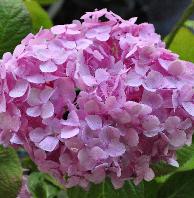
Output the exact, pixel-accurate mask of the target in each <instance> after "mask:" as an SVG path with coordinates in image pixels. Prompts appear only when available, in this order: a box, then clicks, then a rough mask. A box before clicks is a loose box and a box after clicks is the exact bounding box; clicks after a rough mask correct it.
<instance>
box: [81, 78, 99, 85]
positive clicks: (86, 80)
mask: <svg viewBox="0 0 194 198" xmlns="http://www.w3.org/2000/svg"><path fill="white" fill-rule="evenodd" d="M82 80H83V82H84V83H85V84H86V85H87V86H90V87H92V86H94V85H96V80H95V78H94V77H93V76H89V75H88V76H82Z"/></svg>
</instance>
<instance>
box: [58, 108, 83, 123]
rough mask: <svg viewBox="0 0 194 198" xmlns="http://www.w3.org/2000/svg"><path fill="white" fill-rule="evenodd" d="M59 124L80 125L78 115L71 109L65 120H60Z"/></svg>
mask: <svg viewBox="0 0 194 198" xmlns="http://www.w3.org/2000/svg"><path fill="white" fill-rule="evenodd" d="M61 124H63V125H66V126H75V127H77V126H80V122H79V118H78V115H77V113H76V112H75V111H71V112H70V113H69V115H68V118H67V120H62V121H61Z"/></svg>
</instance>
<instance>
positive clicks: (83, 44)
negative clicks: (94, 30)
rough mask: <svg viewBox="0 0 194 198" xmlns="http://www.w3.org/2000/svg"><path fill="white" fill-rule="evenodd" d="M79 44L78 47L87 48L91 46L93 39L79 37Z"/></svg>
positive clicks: (77, 42)
mask: <svg viewBox="0 0 194 198" xmlns="http://www.w3.org/2000/svg"><path fill="white" fill-rule="evenodd" d="M76 44H77V47H76V48H77V49H78V50H79V49H86V48H87V47H89V46H90V45H91V44H92V41H91V40H89V39H79V40H77V41H76Z"/></svg>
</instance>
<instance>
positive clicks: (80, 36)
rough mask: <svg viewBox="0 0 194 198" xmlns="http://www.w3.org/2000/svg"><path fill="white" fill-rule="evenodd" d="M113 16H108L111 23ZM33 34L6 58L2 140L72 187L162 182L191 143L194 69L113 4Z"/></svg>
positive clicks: (0, 81) (2, 63)
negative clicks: (158, 167) (161, 165)
mask: <svg viewBox="0 0 194 198" xmlns="http://www.w3.org/2000/svg"><path fill="white" fill-rule="evenodd" d="M103 18H104V19H105V20H103ZM81 20H82V22H80V21H73V23H72V24H67V25H57V26H54V27H53V28H51V29H50V30H40V31H39V32H38V33H37V34H36V35H33V34H29V35H28V36H27V37H26V38H25V39H24V40H23V41H22V42H21V44H20V45H18V46H17V47H16V48H15V50H14V52H13V54H11V53H5V54H4V56H3V58H2V60H0V70H1V72H0V75H1V78H0V85H1V92H0V142H1V144H3V145H5V146H7V145H10V144H11V145H13V146H14V145H20V146H22V147H24V148H25V149H26V150H27V152H28V153H29V155H30V157H31V158H32V159H33V161H34V162H35V163H36V164H37V165H38V167H39V169H40V170H42V171H44V172H48V173H50V174H51V175H53V176H54V177H56V178H57V179H58V180H59V181H60V182H61V183H62V184H64V186H66V187H72V186H76V185H79V186H81V187H83V188H86V189H87V188H88V187H89V185H90V183H100V182H102V181H103V180H104V179H105V178H106V177H109V178H110V179H111V181H112V184H113V186H114V187H115V188H120V187H122V186H123V184H124V182H125V181H126V180H133V181H134V182H135V184H138V183H139V182H141V181H142V180H146V181H149V180H152V179H153V178H154V176H155V175H154V171H153V170H152V169H151V168H150V165H151V164H152V163H156V162H159V161H161V160H162V161H164V162H166V163H168V164H171V165H174V166H178V162H177V161H176V150H177V149H179V148H181V147H183V146H184V145H190V144H191V139H192V133H193V132H192V130H193V116H194V102H193V99H194V89H193V87H194V65H193V64H192V63H189V62H186V61H182V60H180V59H179V57H178V55H176V54H174V53H172V52H171V51H169V50H167V49H165V44H164V43H163V42H162V41H161V38H160V36H159V35H157V34H156V33H155V31H154V27H153V25H151V24H148V23H143V24H139V25H138V24H136V23H135V22H136V18H132V19H130V20H127V21H125V20H123V19H122V18H121V17H119V16H117V15H115V14H114V13H112V12H108V11H107V10H106V9H103V10H96V11H94V12H88V13H86V14H85V15H84V16H82V17H81Z"/></svg>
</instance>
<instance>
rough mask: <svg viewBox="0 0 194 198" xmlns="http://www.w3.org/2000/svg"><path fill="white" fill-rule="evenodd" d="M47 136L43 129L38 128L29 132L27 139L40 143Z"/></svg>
mask: <svg viewBox="0 0 194 198" xmlns="http://www.w3.org/2000/svg"><path fill="white" fill-rule="evenodd" d="M46 136H47V133H46V131H45V130H44V129H42V128H40V127H38V128H35V129H33V130H32V131H30V133H29V137H30V140H31V141H32V142H36V143H38V142H40V141H41V140H43V139H44V138H45V137H46Z"/></svg>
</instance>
